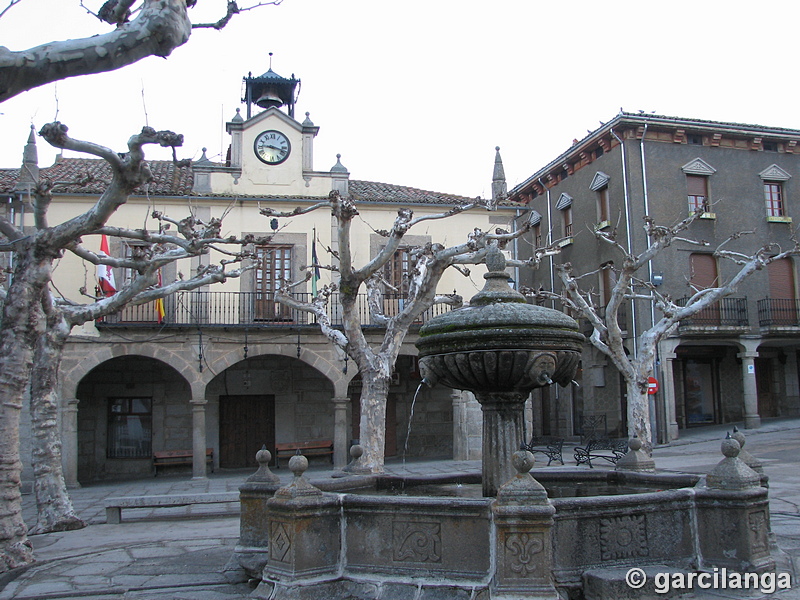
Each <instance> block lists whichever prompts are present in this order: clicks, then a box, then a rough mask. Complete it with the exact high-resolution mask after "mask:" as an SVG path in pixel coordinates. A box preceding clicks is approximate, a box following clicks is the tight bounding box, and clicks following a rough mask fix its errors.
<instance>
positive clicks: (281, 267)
mask: <svg viewBox="0 0 800 600" xmlns="http://www.w3.org/2000/svg"><path fill="white" fill-rule="evenodd" d="M256 258H257V261H258V267H257V268H256V293H255V306H254V315H253V316H254V318H255V320H256V321H289V320H291V311H290V310H289V309H288V308H286V307H285V306H284V305H282V304H280V303H278V302H275V292H277V291H278V288H279V286H280V284H281V281H285V282H291V281H292V247H291V246H260V247H259V248H256Z"/></svg>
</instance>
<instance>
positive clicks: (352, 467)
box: [342, 444, 364, 475]
mask: <svg viewBox="0 0 800 600" xmlns="http://www.w3.org/2000/svg"><path fill="white" fill-rule="evenodd" d="M363 455H364V446H362V445H360V444H353V445H352V446H350V459H351V460H350V462H349V463H347V465H346V466H345V467H344V468H343V469H342V471H344V472H345V473H348V474H351V475H359V474H361V473H363V472H364V471H362V470H361V469H360V468H359V465H358V460H359V459H360V458H361V457H362V456H363Z"/></svg>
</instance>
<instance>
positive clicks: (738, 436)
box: [731, 427, 745, 448]
mask: <svg viewBox="0 0 800 600" xmlns="http://www.w3.org/2000/svg"><path fill="white" fill-rule="evenodd" d="M731 437H732V438H733V439H735V440H736V441H737V442H739V446H740V447H742V448H744V443H745V437H744V434H743V433H742V432H741V431H739V428H738V427H734V428H733V433H732V434H731Z"/></svg>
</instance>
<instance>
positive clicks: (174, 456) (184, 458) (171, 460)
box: [153, 448, 214, 475]
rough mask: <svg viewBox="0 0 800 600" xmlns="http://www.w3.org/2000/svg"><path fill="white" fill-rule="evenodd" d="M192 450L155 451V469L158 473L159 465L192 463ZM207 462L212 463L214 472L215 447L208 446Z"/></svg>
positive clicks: (175, 465)
mask: <svg viewBox="0 0 800 600" xmlns="http://www.w3.org/2000/svg"><path fill="white" fill-rule="evenodd" d="M192 460H193V459H192V451H191V450H164V451H160V452H153V469H154V470H155V474H156V475H158V469H159V467H179V466H186V465H189V466H191V465H192ZM206 464H210V465H211V472H212V473H213V472H214V449H213V448H206Z"/></svg>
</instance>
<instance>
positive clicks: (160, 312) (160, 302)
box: [156, 269, 167, 323]
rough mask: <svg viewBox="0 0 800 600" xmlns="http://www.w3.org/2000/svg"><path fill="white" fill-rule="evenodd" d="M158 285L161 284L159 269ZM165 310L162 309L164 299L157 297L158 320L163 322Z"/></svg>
mask: <svg viewBox="0 0 800 600" xmlns="http://www.w3.org/2000/svg"><path fill="white" fill-rule="evenodd" d="M158 287H162V284H161V269H159V270H158ZM166 314H167V313H166V311H165V310H164V299H163V298H159V299H158V300H156V315H157V316H158V322H159V323H163V322H164V316H165V315H166Z"/></svg>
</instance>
